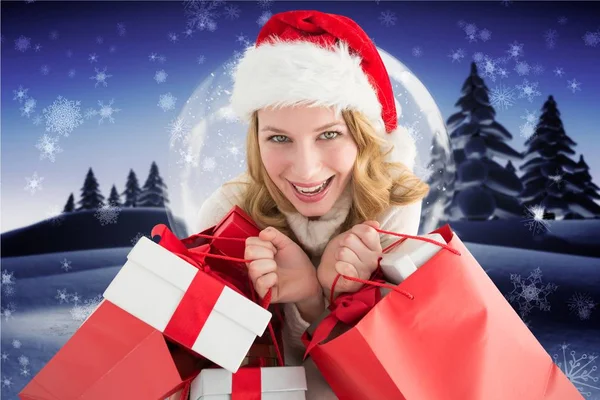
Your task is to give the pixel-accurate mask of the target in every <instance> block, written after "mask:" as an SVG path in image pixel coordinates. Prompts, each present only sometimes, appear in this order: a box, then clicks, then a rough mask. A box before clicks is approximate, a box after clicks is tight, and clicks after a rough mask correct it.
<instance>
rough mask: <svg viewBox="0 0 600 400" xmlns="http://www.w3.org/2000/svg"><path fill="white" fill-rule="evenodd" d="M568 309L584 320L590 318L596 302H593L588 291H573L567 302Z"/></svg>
mask: <svg viewBox="0 0 600 400" xmlns="http://www.w3.org/2000/svg"><path fill="white" fill-rule="evenodd" d="M567 304H568V306H569V310H571V312H572V313H575V314H577V316H578V317H579V319H581V320H586V319H590V316H591V314H592V310H593V309H594V307H596V306H597V305H598V304H597V303H595V302H594V300H593V299H592V297H591V296H590V295H589V293H575V294H574V295H573V296H571V298H570V299H569V301H568V302H567Z"/></svg>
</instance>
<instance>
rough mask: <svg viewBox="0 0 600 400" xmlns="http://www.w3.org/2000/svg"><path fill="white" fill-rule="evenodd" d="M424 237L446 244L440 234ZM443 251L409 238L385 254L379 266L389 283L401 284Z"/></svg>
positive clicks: (434, 245) (435, 246)
mask: <svg viewBox="0 0 600 400" xmlns="http://www.w3.org/2000/svg"><path fill="white" fill-rule="evenodd" d="M422 237H424V238H428V239H431V240H434V241H436V242H438V243H443V244H446V242H445V241H444V238H443V237H442V235H440V234H439V233H431V234H428V235H423V236H422ZM441 250H442V248H441V247H440V246H439V245H437V244H433V243H429V242H425V241H422V240H417V239H412V238H408V239H405V240H404V241H402V243H400V244H399V245H397V246H395V247H393V248H392V250H391V251H389V252H387V253H384V254H383V256H382V258H381V260H380V261H379V266H380V267H381V270H382V271H383V273H384V275H385V277H386V279H387V280H388V281H390V282H391V283H394V284H399V283H400V282H402V281H404V280H405V279H406V278H408V277H409V276H410V275H412V274H413V273H414V272H415V271H416V270H417V268H419V267H420V266H422V265H423V264H425V263H426V262H427V261H428V260H429V259H431V258H432V257H433V256H434V255H436V254H437V253H438V252H439V251H441Z"/></svg>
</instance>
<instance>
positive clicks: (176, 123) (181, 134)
mask: <svg viewBox="0 0 600 400" xmlns="http://www.w3.org/2000/svg"><path fill="white" fill-rule="evenodd" d="M168 128H169V143H170V146H171V147H173V146H174V145H175V143H176V142H177V141H185V140H186V139H187V137H188V135H189V130H190V126H189V125H188V124H187V122H186V121H185V120H184V119H182V118H176V119H174V120H173V121H171V123H170V124H169V126H168Z"/></svg>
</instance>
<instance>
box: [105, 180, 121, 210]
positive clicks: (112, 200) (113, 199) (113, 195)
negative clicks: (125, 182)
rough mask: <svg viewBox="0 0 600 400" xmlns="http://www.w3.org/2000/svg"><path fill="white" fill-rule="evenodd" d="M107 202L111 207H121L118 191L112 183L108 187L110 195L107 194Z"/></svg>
mask: <svg viewBox="0 0 600 400" xmlns="http://www.w3.org/2000/svg"><path fill="white" fill-rule="evenodd" d="M108 204H109V205H110V206H112V207H121V206H122V204H121V196H119V192H117V188H116V187H115V185H112V188H111V189H110V195H109V196H108Z"/></svg>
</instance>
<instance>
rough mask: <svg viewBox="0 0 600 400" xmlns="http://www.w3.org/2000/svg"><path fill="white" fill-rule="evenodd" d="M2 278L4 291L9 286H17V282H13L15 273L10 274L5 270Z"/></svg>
mask: <svg viewBox="0 0 600 400" xmlns="http://www.w3.org/2000/svg"><path fill="white" fill-rule="evenodd" d="M0 277H1V279H2V280H1V281H0V283H1V284H2V289H4V288H5V287H7V286H10V285H14V284H15V281H13V278H14V272H12V271H10V272H9V271H7V270H3V271H2V274H1V275H0Z"/></svg>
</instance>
